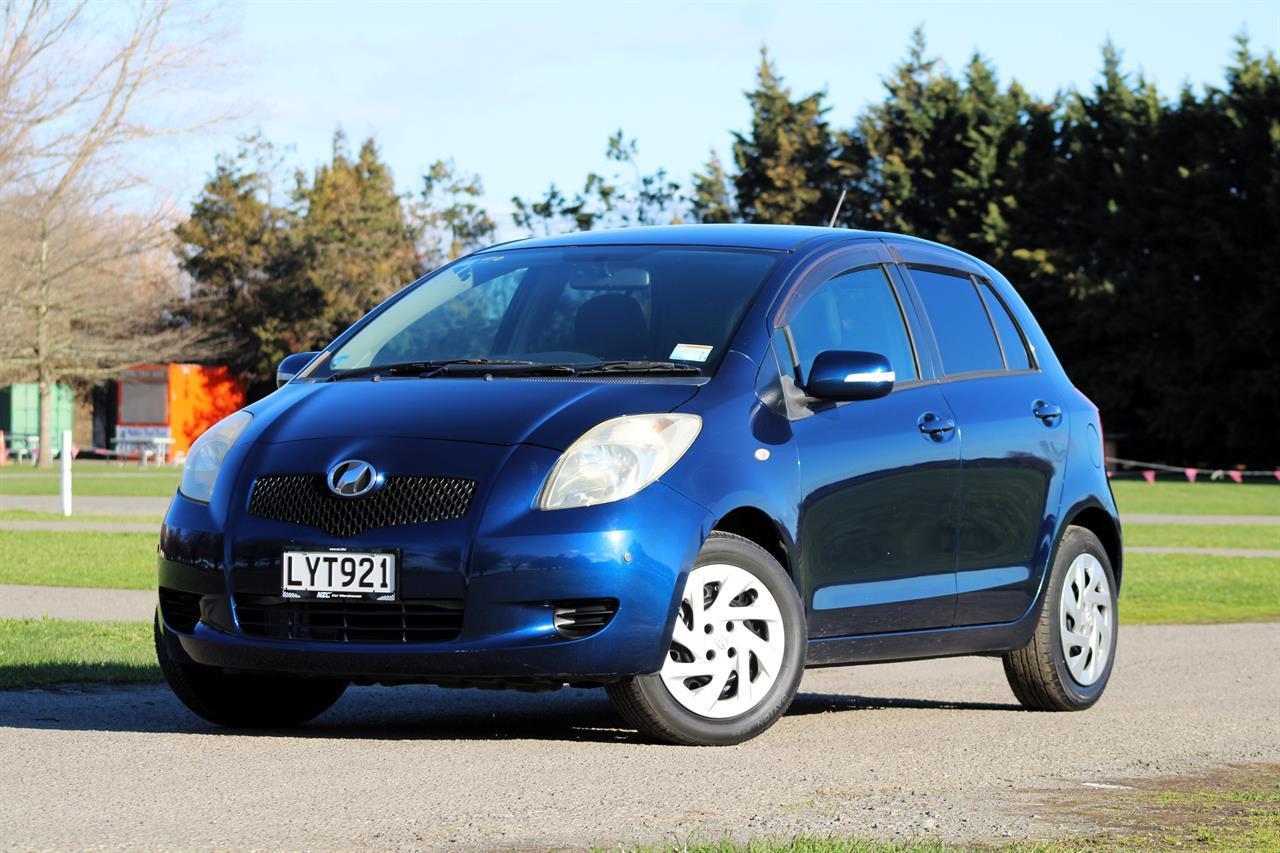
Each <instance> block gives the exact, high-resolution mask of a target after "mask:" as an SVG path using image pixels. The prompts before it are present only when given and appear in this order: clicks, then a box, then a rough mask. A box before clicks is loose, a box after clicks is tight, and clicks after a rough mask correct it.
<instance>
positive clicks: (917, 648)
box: [805, 607, 1040, 667]
mask: <svg viewBox="0 0 1280 853" xmlns="http://www.w3.org/2000/svg"><path fill="white" fill-rule="evenodd" d="M1039 612H1040V610H1039V608H1038V607H1033V608H1032V609H1031V612H1030V613H1028V614H1027V615H1025V616H1023V617H1022V618H1021V619H1019V620H1018V621H1017V622H1006V623H1004V624H1000V625H971V626H965V627H963V628H933V629H929V630H924V631H903V632H900V633H896V634H865V635H862V636H856V637H823V638H821V639H816V640H810V641H809V653H808V657H807V659H806V661H805V666H806V667H820V666H841V665H844V664H871V663H889V662H892V661H905V660H925V659H927V658H942V657H954V656H956V655H986V654H1001V653H1003V652H1010V651H1013V650H1014V649H1020V648H1022V647H1023V646H1025V645H1026V644H1027V642H1028V641H1029V640H1030V639H1031V635H1032V634H1033V633H1034V632H1035V628H1036V619H1037V616H1038V614H1039Z"/></svg>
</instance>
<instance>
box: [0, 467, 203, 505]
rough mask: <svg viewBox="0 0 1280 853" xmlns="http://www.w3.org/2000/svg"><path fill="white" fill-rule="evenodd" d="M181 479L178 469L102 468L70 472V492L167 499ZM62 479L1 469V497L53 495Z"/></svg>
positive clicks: (27, 470)
mask: <svg viewBox="0 0 1280 853" xmlns="http://www.w3.org/2000/svg"><path fill="white" fill-rule="evenodd" d="M181 478H182V469H181V468H147V469H141V468H104V467H101V466H94V467H91V468H88V469H86V470H73V471H72V477H71V480H72V483H71V491H72V493H73V494H77V495H84V496H87V497H97V496H115V497H130V498H131V497H151V496H154V497H169V496H170V495H172V494H173V492H174V490H175V489H176V488H177V487H178V480H180V479H181ZM60 489H61V480H60V478H59V474H58V471H57V469H54V470H51V471H36V470H34V469H31V468H15V467H12V466H10V467H6V468H0V495H56V494H59V493H60Z"/></svg>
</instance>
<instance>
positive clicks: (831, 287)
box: [775, 261, 960, 637]
mask: <svg viewBox="0 0 1280 853" xmlns="http://www.w3.org/2000/svg"><path fill="white" fill-rule="evenodd" d="M812 275H818V276H821V278H820V280H819V281H820V283H819V285H818V286H816V287H810V288H809V289H808V292H807V293H806V294H805V296H804V298H803V299H802V300H791V301H790V302H789V304H788V305H787V308H786V309H784V312H785V315H784V317H783V318H780V319H782V320H783V322H782V326H783V328H782V329H780V332H779V335H778V338H777V339H776V340H775V350H778V351H779V352H780V353H790V354H792V357H791V358H790V359H784V361H785V360H790V361H792V362H793V364H791V365H790V367H791V368H792V369H793V370H794V372H795V374H796V381H797V383H798V384H799V385H800V386H801V387H802V386H803V384H804V381H805V379H806V378H807V376H808V370H809V368H810V366H811V365H812V363H813V359H814V357H815V356H816V355H817V354H818V353H819V352H823V351H825V350H862V351H867V352H877V353H880V354H882V355H884V356H886V357H887V358H888V359H889V362H890V364H891V365H892V366H893V368H894V372H895V373H896V375H897V379H896V384H895V388H894V390H893V392H892V393H890V394H889V395H888V396H886V397H883V398H881V399H878V400H865V401H857V402H847V403H823V402H817V401H808V402H806V403H804V404H803V405H802V406H801V407H800V411H799V412H798V413H793V422H792V425H791V426H792V431H793V435H794V440H795V443H796V447H797V450H798V454H799V462H800V479H801V486H802V494H803V497H802V501H801V506H800V513H799V549H798V556H799V559H798V567H797V572H798V577H797V580H798V582H799V585H800V588H801V589H802V590H804V592H805V595H806V596H807V599H808V601H807V603H808V605H809V633H810V636H811V637H834V636H849V635H858V634H876V633H884V632H892V631H904V630H912V629H919V628H937V627H945V626H947V625H950V624H951V620H952V617H953V616H954V613H955V567H956V522H957V513H958V501H959V495H960V442H959V440H958V435H957V430H956V428H955V419H954V416H953V414H952V412H951V410H950V407H949V406H948V405H947V401H946V398H945V397H944V396H943V395H942V392H941V391H940V390H939V388H938V386H937V384H936V383H932V382H926V381H922V380H921V372H920V368H919V364H918V359H917V356H916V352H915V348H914V347H913V344H912V339H913V336H912V334H911V333H910V331H909V330H910V329H916V328H918V327H917V326H916V325H915V322H914V314H913V313H912V312H910V309H909V307H908V308H906V310H904V307H905V303H904V302H903V301H902V300H900V298H899V294H898V292H897V290H896V288H895V286H894V285H893V283H892V281H891V280H890V278H889V275H888V274H887V271H886V268H885V266H883V265H880V264H875V265H864V266H862V267H853V268H851V269H850V268H847V267H845V266H844V264H841V263H839V262H836V261H833V262H830V263H825V264H823V265H822V266H820V267H819V268H818V269H816V270H815V271H814V273H813V274H812ZM802 287H803V285H802ZM908 318H910V319H911V321H912V322H910V323H908Z"/></svg>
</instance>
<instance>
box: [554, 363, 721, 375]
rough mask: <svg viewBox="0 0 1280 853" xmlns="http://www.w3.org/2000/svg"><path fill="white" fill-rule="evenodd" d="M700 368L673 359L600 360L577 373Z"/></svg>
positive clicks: (691, 371)
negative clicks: (677, 362) (678, 362)
mask: <svg viewBox="0 0 1280 853" xmlns="http://www.w3.org/2000/svg"><path fill="white" fill-rule="evenodd" d="M701 372H702V370H701V369H700V368H697V367H694V366H693V365H692V364H676V363H675V362H674V361H602V362H600V363H599V364H593V365H590V366H588V367H580V368H578V375H580V376H586V375H590V374H601V373H675V374H685V373H687V374H694V373H701Z"/></svg>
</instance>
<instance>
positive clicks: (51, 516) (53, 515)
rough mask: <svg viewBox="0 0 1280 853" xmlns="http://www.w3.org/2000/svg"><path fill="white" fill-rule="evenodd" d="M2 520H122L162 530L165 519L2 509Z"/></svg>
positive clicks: (125, 522) (0, 514) (156, 516)
mask: <svg viewBox="0 0 1280 853" xmlns="http://www.w3.org/2000/svg"><path fill="white" fill-rule="evenodd" d="M0 521H68V522H76V521H93V522H108V523H111V522H121V523H124V524H154V525H155V526H156V530H157V531H159V530H160V523H161V522H162V521H164V516H162V515H82V514H80V513H78V512H77V513H76V514H75V515H73V516H71V517H70V518H67V517H66V516H64V515H63V514H62V513H60V512H32V511H31V510H29V509H0Z"/></svg>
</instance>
